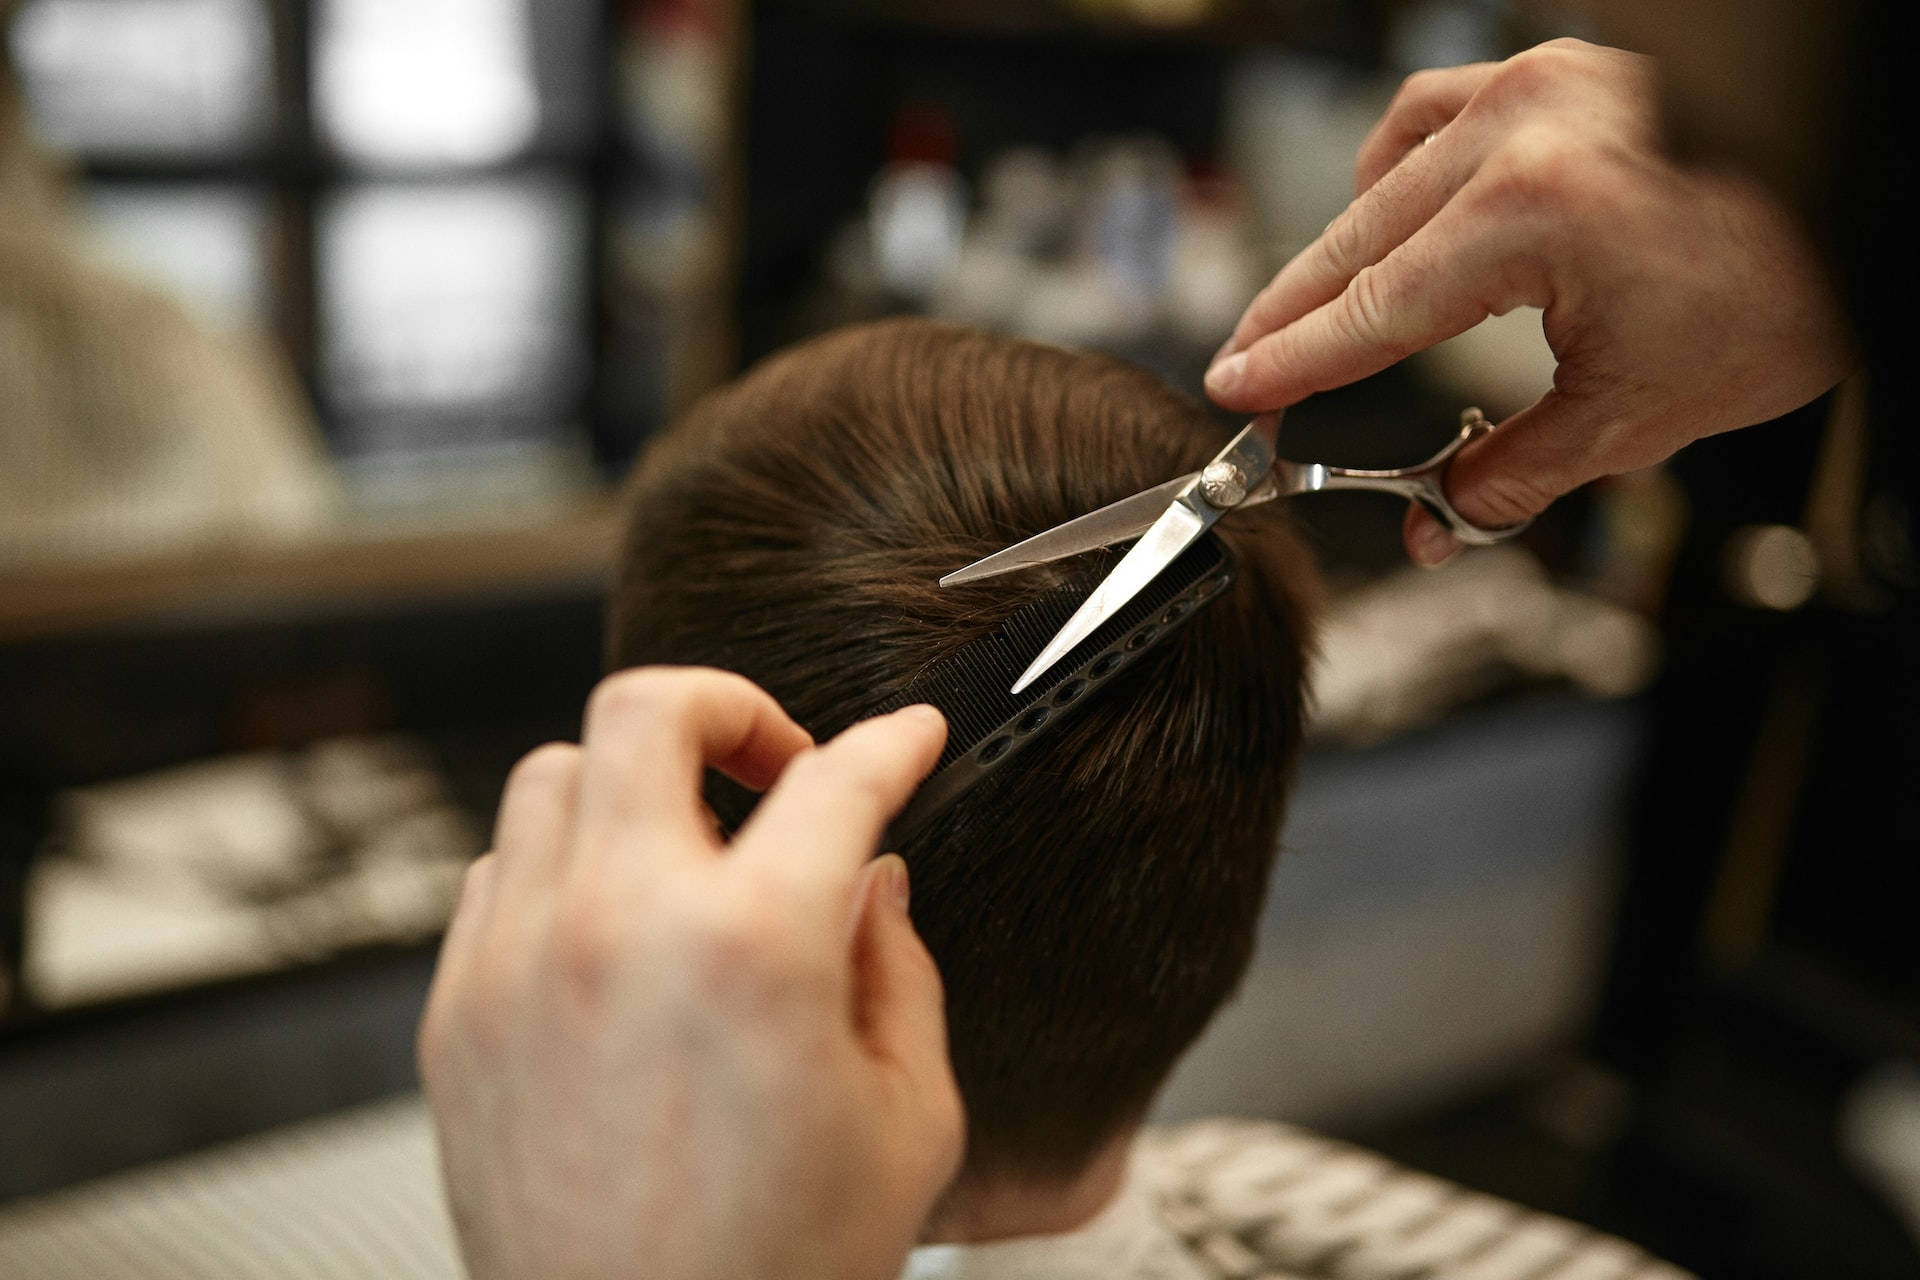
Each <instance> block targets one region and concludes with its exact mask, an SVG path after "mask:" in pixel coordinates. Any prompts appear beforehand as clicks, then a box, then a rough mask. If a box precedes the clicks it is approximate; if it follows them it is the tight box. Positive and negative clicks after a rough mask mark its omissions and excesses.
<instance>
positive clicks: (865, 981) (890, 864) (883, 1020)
mask: <svg viewBox="0 0 1920 1280" xmlns="http://www.w3.org/2000/svg"><path fill="white" fill-rule="evenodd" d="M867 877H868V883H867V894H866V899H867V901H866V910H865V911H864V912H863V913H862V916H861V920H860V929H859V933H858V936H857V937H856V939H855V944H854V962H855V967H856V975H855V976H856V982H855V993H856V994H855V1000H856V1002H857V1010H856V1018H857V1021H858V1023H859V1026H860V1029H861V1031H862V1033H863V1035H864V1036H865V1038H866V1040H867V1042H868V1045H869V1047H870V1048H872V1049H873V1050H874V1051H875V1052H876V1053H879V1054H881V1055H883V1056H885V1057H888V1058H891V1059H893V1060H895V1061H897V1062H899V1063H900V1064H901V1065H903V1066H906V1067H908V1068H909V1069H910V1070H912V1071H913V1072H914V1074H915V1075H919V1074H920V1073H921V1072H923V1071H929V1072H936V1073H945V1072H947V1071H948V1070H949V1067H948V1066H947V1010H946V988H945V987H944V986H942V985H941V982H940V970H939V969H938V968H937V967H936V966H935V965H934V963H933V957H932V956H931V955H929V954H928V953H927V947H926V944H925V943H923V942H922V941H920V935H919V933H917V932H916V931H915V930H914V927H913V920H912V919H911V917H909V916H908V914H907V905H908V901H909V898H910V896H911V890H910V888H909V880H908V875H907V864H906V861H905V860H904V859H903V858H901V857H900V855H899V854H897V853H889V854H885V855H883V856H882V857H879V858H876V859H874V860H873V862H871V863H870V864H868V867H867Z"/></svg>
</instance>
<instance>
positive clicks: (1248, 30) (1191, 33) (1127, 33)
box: [780, 0, 1351, 46]
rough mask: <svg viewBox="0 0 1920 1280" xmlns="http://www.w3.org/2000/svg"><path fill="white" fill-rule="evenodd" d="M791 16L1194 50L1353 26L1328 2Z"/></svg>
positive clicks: (807, 5)
mask: <svg viewBox="0 0 1920 1280" xmlns="http://www.w3.org/2000/svg"><path fill="white" fill-rule="evenodd" d="M780 7H783V8H785V9H787V10H789V11H792V12H797V13H802V14H807V15H809V16H812V17H815V18H819V19H824V20H827V21H832V22H840V23H848V24H856V23H857V24H870V25H873V26H876V27H886V28H893V29H895V30H903V31H920V32H926V33H928V34H933V35H947V36H963V37H982V36H984V37H997V38H1013V39H1022V38H1028V39H1031V38H1061V37H1067V38H1077V39H1090V40H1099V41H1110V42H1120V43H1171V44H1194V45H1229V46H1240V45H1256V44H1301V43H1305V44H1318V43H1321V42H1324V41H1327V40H1328V39H1330V38H1337V37H1338V36H1339V35H1341V34H1342V33H1343V32H1344V29H1345V28H1346V27H1347V26H1349V25H1351V24H1350V22H1349V20H1348V15H1347V13H1346V11H1345V8H1344V6H1342V5H1340V4H1336V3H1330V2H1329V0H1282V2H1281V3H1277V4H1276V3H1267V4H1223V5H1218V6H1215V9H1216V11H1215V12H1213V13H1210V14H1206V15H1203V16H1200V17H1198V18H1193V19H1181V18H1169V19H1168V20H1166V21H1153V20H1151V19H1149V18H1146V17H1143V16H1140V15H1137V14H1128V13H1124V12H1112V13H1103V12H1096V11H1093V9H1092V6H1085V7H1082V8H1076V7H1075V6H1072V5H1068V4H1064V3H1058V2H1055V3H1046V4H1034V3H1031V0H966V2H965V3H959V4H955V3H951V2H950V0H901V2H896V3H887V4H882V3H877V2H876V0H784V3H783V4H782V5H781V6H780Z"/></svg>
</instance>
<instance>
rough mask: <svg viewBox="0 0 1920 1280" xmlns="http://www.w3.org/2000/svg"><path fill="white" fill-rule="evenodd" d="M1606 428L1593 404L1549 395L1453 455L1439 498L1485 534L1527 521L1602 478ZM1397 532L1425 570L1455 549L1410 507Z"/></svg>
mask: <svg viewBox="0 0 1920 1280" xmlns="http://www.w3.org/2000/svg"><path fill="white" fill-rule="evenodd" d="M1609 425H1610V424H1609V423H1608V421H1607V420H1606V417H1605V412H1604V410H1603V408H1602V407H1601V405H1600V404H1599V403H1598V402H1597V401H1594V400H1591V399H1583V398H1580V397H1575V396H1570V395H1567V394H1565V393H1563V392H1560V391H1549V392H1547V394H1546V395H1544V396H1542V397H1541V398H1540V399H1539V400H1538V401H1537V402H1535V403H1534V404H1533V405H1531V406H1529V407H1528V408H1526V409H1524V410H1522V411H1521V412H1519V413H1517V414H1515V415H1514V416H1513V417H1511V418H1509V419H1508V420H1507V421H1506V422H1504V423H1502V424H1501V425H1500V427H1499V429H1498V430H1496V431H1494V432H1493V433H1492V434H1491V435H1486V436H1482V437H1481V438H1480V439H1478V440H1476V441H1474V442H1473V443H1472V444H1470V445H1468V446H1466V447H1465V448H1464V449H1462V450H1461V451H1460V452H1459V453H1457V454H1455V455H1454V459H1453V462H1452V463H1451V464H1450V465H1449V466H1448V467H1447V475H1446V486H1447V500H1448V501H1449V502H1451V503H1453V506H1454V509H1455V510H1456V511H1458V512H1459V513H1460V514H1461V515H1463V516H1465V517H1466V518H1467V519H1469V520H1471V521H1472V522H1473V523H1475V524H1477V525H1479V526H1481V527H1482V528H1486V529H1498V528H1500V527H1502V526H1504V525H1510V524H1519V523H1520V522H1521V521H1523V520H1531V519H1533V518H1534V517H1535V516H1537V515H1539V514H1540V513H1541V512H1542V511H1545V510H1546V509H1547V508H1548V507H1549V506H1550V505H1552V504H1553V502H1554V501H1555V500H1556V499H1558V498H1561V497H1563V496H1565V495H1566V494H1569V493H1572V492H1573V491H1574V490H1575V489H1577V488H1579V487H1580V486H1581V485H1583V484H1586V483H1587V482H1588V481H1591V480H1597V479H1599V478H1600V477H1601V476H1602V475H1605V474H1607V468H1606V466H1605V465H1604V463H1603V461H1602V456H1603V453H1602V448H1601V446H1602V444H1603V443H1604V442H1605V441H1606V440H1607V438H1608V437H1609V435H1610V431H1609ZM1401 535H1402V538H1403V539H1404V541H1405V542H1406V546H1407V554H1408V555H1409V556H1410V557H1411V558H1412V559H1413V561H1414V563H1416V564H1421V565H1427V566H1429V567H1431V566H1433V565H1437V564H1440V563H1442V562H1443V561H1445V560H1447V559H1449V558H1451V557H1452V555H1453V554H1454V552H1456V551H1458V550H1460V542H1459V540H1458V539H1457V538H1455V537H1454V536H1453V534H1451V533H1450V532H1448V531H1447V529H1446V527H1445V526H1444V525H1442V524H1441V523H1440V522H1439V521H1438V520H1435V519H1434V518H1433V516H1432V514H1431V513H1429V512H1428V511H1427V510H1426V509H1425V508H1424V507H1421V506H1420V505H1419V504H1417V503H1416V504H1413V505H1412V506H1411V507H1410V508H1409V509H1408V511H1407V516H1406V521H1405V523H1404V524H1403V525H1402V527H1401Z"/></svg>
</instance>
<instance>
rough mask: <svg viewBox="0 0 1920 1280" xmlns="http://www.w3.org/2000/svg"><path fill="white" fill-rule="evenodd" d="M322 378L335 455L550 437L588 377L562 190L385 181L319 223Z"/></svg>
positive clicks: (582, 251) (579, 267)
mask: <svg viewBox="0 0 1920 1280" xmlns="http://www.w3.org/2000/svg"><path fill="white" fill-rule="evenodd" d="M318 232H319V255H320V256H319V272H320V275H319V295H320V297H319V310H320V323H321V332H320V339H321V353H320V364H321V377H322V383H323V387H324V389H325V394H326V400H327V403H328V405H329V407H330V408H332V409H333V410H334V411H336V413H338V414H339V415H340V417H341V418H342V419H344V420H345V421H344V424H343V438H342V444H343V447H344V448H345V449H346V450H347V451H349V452H353V451H360V450H378V451H386V450H394V449H397V450H402V451H409V450H432V449H437V448H457V447H461V446H463V445H466V444H471V443H475V442H477V441H478V440H481V439H485V438H487V437H488V436H490V435H491V436H496V437H497V436H514V435H523V434H525V433H527V432H528V430H529V429H532V430H533V431H534V432H536V433H538V432H546V433H548V434H551V433H552V431H553V430H554V427H555V424H556V423H557V422H558V421H560V420H561V419H562V418H563V417H565V416H567V415H569V414H570V413H571V412H572V411H573V410H574V408H575V407H576V406H577V404H578V402H579V399H580V397H581V396H582V395H583V393H584V390H585V385H586V376H587V338H586V321H585V316H586V304H587V298H588V296H589V295H588V290H587V284H586V279H585V276H586V261H585V258H586V207H585V201H584V199H583V198H582V196H581V193H580V192H579V191H578V190H577V189H575V188H572V187H570V186H567V185H565V184H562V183H559V182H549V181H540V180H527V179H518V180H507V179H499V180H488V181H480V182H469V183H461V184H458V185H444V186H443V185H416V186H402V185H397V184H382V185H379V186H369V187H362V188H358V189H355V190H350V191H347V192H345V193H343V194H341V195H338V196H336V197H335V198H334V199H333V200H331V201H329V202H328V203H327V204H326V205H325V206H324V207H323V208H322V209H321V211H320V220H319V227H318Z"/></svg>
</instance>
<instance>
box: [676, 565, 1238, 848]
mask: <svg viewBox="0 0 1920 1280" xmlns="http://www.w3.org/2000/svg"><path fill="white" fill-rule="evenodd" d="M1110 567H1111V564H1110V563H1109V564H1107V565H1104V566H1103V568H1110ZM1233 573H1234V562H1233V553H1232V552H1231V551H1229V550H1228V549H1227V546H1226V544H1225V543H1223V542H1221V541H1220V540H1219V538H1218V537H1216V536H1214V535H1213V534H1208V535H1207V536H1206V537H1203V538H1201V539H1200V540H1199V541H1198V542H1196V543H1194V544H1193V545H1192V546H1191V547H1189V548H1187V550H1186V551H1184V552H1183V553H1181V555H1180V557H1179V558H1178V559H1177V560H1175V561H1174V562H1173V563H1172V564H1170V565H1168V566H1167V567H1166V569H1165V570H1163V571H1162V572H1161V573H1160V575H1159V576H1158V577H1157V578H1155V579H1154V580H1153V581H1152V582H1150V583H1148V584H1147V585H1146V587H1145V588H1143V589H1142V590H1141V591H1140V593H1139V594H1138V595H1136V596H1134V598H1133V599H1131V600H1129V601H1128V602H1127V603H1126V605H1125V606H1124V607H1123V608H1122V609H1121V610H1120V611H1119V612H1118V613H1116V614H1115V615H1114V616H1113V617H1111V618H1109V619H1107V621H1106V622H1105V623H1104V624H1103V625H1102V626H1101V627H1100V629H1099V630H1098V631H1095V632H1094V633H1093V634H1092V635H1090V636H1088V637H1087V638H1086V639H1085V640H1083V641H1081V642H1080V644H1079V645H1078V646H1076V647H1075V648H1074V650H1073V651H1072V652H1071V653H1069V654H1067V655H1066V657H1064V658H1062V659H1061V660H1060V661H1059V662H1057V663H1055V664H1054V665H1053V667H1052V668H1050V669H1049V670H1048V671H1047V673H1046V674H1045V675H1043V676H1042V677H1041V678H1040V679H1039V680H1037V681H1035V682H1034V683H1033V684H1031V685H1029V686H1028V687H1027V688H1026V689H1024V690H1022V691H1021V692H1020V693H1018V694H1014V693H1009V692H1008V690H1009V689H1010V688H1011V687H1012V685H1013V682H1014V680H1016V679H1017V678H1019V676H1020V673H1021V672H1023V671H1025V670H1026V669H1027V664H1028V663H1030V662H1032V661H1033V655H1034V654H1036V653H1038V652H1040V650H1042V649H1044V648H1045V647H1046V645H1047V642H1048V641H1049V640H1051V639H1053V637H1054V633H1055V632H1057V631H1059V630H1060V628H1061V627H1062V626H1063V625H1065V623H1066V621H1067V619H1068V618H1070V617H1072V616H1073V612H1074V610H1076V609H1078V608H1079V607H1080V602H1081V601H1082V600H1084V599H1085V598H1086V593H1087V590H1088V589H1089V588H1088V587H1087V586H1086V585H1084V584H1083V585H1081V586H1077V587H1073V586H1070V587H1062V588H1059V589H1058V590H1055V591H1051V592H1048V593H1047V594H1046V595H1044V596H1042V597H1040V598H1039V599H1038V600H1036V601H1034V602H1033V603H1032V604H1029V605H1027V606H1026V607H1025V608H1023V609H1020V610H1019V611H1018V612H1016V613H1014V614H1013V615H1012V616H1010V617H1009V618H1008V619H1007V620H1006V621H1005V622H1003V623H1001V624H1000V626H999V627H998V628H996V629H995V630H994V631H993V632H992V634H990V635H986V636H983V637H981V638H980V639H978V640H975V641H973V642H971V643H970V644H966V645H963V646H961V647H960V648H959V649H957V650H955V651H954V652H953V653H950V654H948V655H947V656H946V657H944V658H941V659H940V660H939V661H937V662H934V663H932V664H931V665H930V666H928V667H927V668H926V669H925V670H924V671H922V672H921V673H920V674H919V675H917V676H915V677H914V678H913V680H912V682H911V683H909V684H908V685H907V687H906V688H905V689H902V690H901V691H900V692H899V693H897V694H895V695H894V696H892V697H890V698H888V699H886V700H885V701H884V702H881V703H879V704H877V705H876V706H873V707H871V708H869V709H867V710H865V711H863V712H862V713H861V714H860V715H858V716H856V717H854V718H853V720H864V719H868V718H871V717H873V716H878V715H885V714H886V713H887V712H889V711H897V710H899V709H900V708H901V707H905V706H910V705H912V704H913V703H916V702H928V703H932V704H933V705H934V706H936V707H938V708H940V711H941V713H942V714H943V715H945V716H946V718H947V745H946V747H945V749H944V750H942V751H941V753H940V759H939V760H938V761H937V762H936V763H935V764H934V766H933V771H932V772H931V773H930V774H929V775H928V777H927V780H926V781H925V782H923V783H921V784H920V789H919V790H918V791H916V792H914V795H913V799H912V800H910V801H909V802H908V803H907V807H906V808H905V809H904V810H902V811H901V813H900V815H899V817H897V818H895V819H894V821H893V824H892V825H891V826H890V827H888V828H887V834H886V843H885V845H884V846H883V847H885V848H888V849H899V848H901V847H902V845H903V844H904V843H905V842H906V840H907V839H908V838H910V837H911V836H912V835H913V834H914V833H915V832H917V831H918V830H919V829H920V828H921V827H922V826H924V825H925V824H926V823H927V821H928V820H929V819H931V818H933V817H935V816H937V815H938V814H939V813H941V812H942V811H943V810H945V809H946V808H947V806H948V805H950V804H952V803H953V802H954V801H955V800H957V799H959V798H960V797H961V796H962V795H964V794H966V792H967V790H968V789H969V788H971V787H972V786H973V785H974V784H975V783H977V782H979V781H980V779H982V778H984V777H985V776H986V775H987V774H988V773H990V772H992V771H993V770H995V769H997V768H999V767H1000V766H1002V765H1004V764H1006V762H1007V761H1008V760H1010V759H1012V758H1013V757H1014V756H1016V755H1018V754H1019V753H1020V751H1021V749H1022V748H1024V747H1025V746H1026V745H1027V744H1028V743H1030V742H1032V741H1033V740H1034V739H1035V738H1037V737H1041V736H1043V732H1044V731H1046V730H1050V729H1051V728H1052V727H1053V726H1055V725H1057V724H1059V723H1060V722H1061V721H1063V720H1065V719H1066V718H1067V717H1068V716H1070V715H1071V714H1073V713H1074V712H1075V711H1077V710H1079V709H1080V708H1081V707H1082V706H1084V705H1085V704H1086V703H1087V701H1088V700H1089V699H1090V698H1091V697H1092V695H1093V693H1094V691H1095V690H1097V689H1098V688H1099V687H1100V686H1101V685H1103V684H1105V683H1106V682H1107V681H1109V680H1111V679H1113V677H1114V676H1116V675H1118V674H1119V673H1120V672H1121V671H1124V670H1125V669H1126V668H1127V667H1129V666H1131V665H1132V664H1133V662H1134V660H1135V659H1137V658H1138V657H1139V656H1140V655H1141V654H1143V653H1147V652H1149V651H1150V650H1152V649H1153V648H1154V647H1155V646H1156V645H1158V644H1160V643H1161V642H1163V641H1164V640H1165V639H1166V637H1167V636H1169V635H1171V634H1172V633H1173V632H1174V631H1175V630H1177V629H1178V628H1179V627H1180V626H1181V625H1182V624H1183V623H1185V622H1186V621H1187V620H1188V619H1189V618H1191V617H1192V616H1193V614H1194V613H1195V612H1196V611H1197V610H1198V609H1199V608H1200V606H1201V605H1203V604H1205V603H1206V602H1207V601H1209V600H1212V599H1214V598H1215V597H1217V596H1218V595H1219V594H1220V593H1221V592H1222V591H1224V590H1226V588H1227V585H1228V584H1229V583H1231V582H1232V581H1233ZM1096 580H1097V577H1096ZM853 720H849V721H848V723H852V722H853ZM706 795H707V800H708V803H709V804H711V805H712V807H713V810H714V812H715V814H716V815H717V816H718V817H719V818H720V820H721V824H722V826H723V827H725V828H726V830H728V831H730V832H731V831H736V830H738V829H739V828H740V827H741V826H742V825H743V824H744V823H745V822H746V820H747V817H748V816H749V815H750V814H751V812H752V810H753V807H754V805H755V804H756V803H757V801H758V797H757V796H755V795H754V793H753V792H751V791H748V790H747V789H746V788H744V787H742V786H740V785H739V784H737V783H735V782H733V781H731V780H730V779H727V778H724V777H722V776H721V775H719V774H718V773H714V772H712V771H709V773H708V777H707V785H706Z"/></svg>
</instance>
